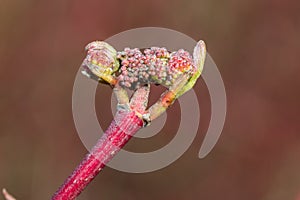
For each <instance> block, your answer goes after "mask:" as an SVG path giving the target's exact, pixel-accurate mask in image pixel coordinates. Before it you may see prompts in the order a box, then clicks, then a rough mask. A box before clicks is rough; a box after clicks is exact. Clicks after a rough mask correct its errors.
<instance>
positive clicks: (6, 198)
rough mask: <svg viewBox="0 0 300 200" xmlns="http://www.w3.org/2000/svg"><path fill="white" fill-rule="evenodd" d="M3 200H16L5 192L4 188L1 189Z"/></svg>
mask: <svg viewBox="0 0 300 200" xmlns="http://www.w3.org/2000/svg"><path fill="white" fill-rule="evenodd" d="M2 193H3V195H4V198H5V200H16V199H15V198H14V197H13V196H12V195H11V194H9V193H8V192H7V190H6V189H5V188H3V189H2Z"/></svg>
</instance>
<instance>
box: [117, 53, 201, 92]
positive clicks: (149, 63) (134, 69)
mask: <svg viewBox="0 0 300 200" xmlns="http://www.w3.org/2000/svg"><path fill="white" fill-rule="evenodd" d="M117 58H118V59H119V60H120V63H121V67H120V70H119V73H120V75H119V76H118V81H119V83H120V85H121V86H124V87H127V88H130V89H137V88H139V87H140V86H141V85H145V84H149V83H155V84H161V85H164V86H165V87H170V86H171V85H173V84H174V82H176V81H177V79H178V77H179V76H180V75H181V74H185V73H191V74H192V73H194V72H195V71H196V67H195V65H194V64H193V60H192V56H191V55H190V54H189V53H188V52H187V51H184V50H183V49H180V50H179V51H176V52H172V53H170V52H168V51H167V49H166V48H160V47H151V48H149V49H145V50H144V51H143V52H141V50H139V49H137V48H134V49H130V48H125V49H124V50H123V51H121V52H118V54H117Z"/></svg>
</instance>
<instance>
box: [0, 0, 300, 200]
mask: <svg viewBox="0 0 300 200" xmlns="http://www.w3.org/2000/svg"><path fill="white" fill-rule="evenodd" d="M299 9H300V2H299V1H297V0H295V1H293V0H287V1H280V0H269V1H267V0H225V1H218V0H209V1H208V0H198V1H196V0H195V1H183V0H182V1H179V0H172V1H171V0H166V1H159V0H153V1H133V0H130V1H129V0H124V1H115V0H112V1H103V0H102V1H100V0H98V1H97V0H86V1H79V0H65V1H60V0H52V1H41V0H40V1H37V0H27V1H21V0H1V1H0V81H1V82H0V83H1V84H0V113H1V115H0V187H6V188H8V190H9V191H10V192H12V193H13V194H14V195H15V196H16V197H17V199H20V200H21V199H24V200H25V199H32V200H35V199H50V197H51V195H52V194H53V193H54V192H55V190H56V189H57V188H58V187H59V185H60V184H61V183H62V182H63V181H64V179H65V178H66V177H67V176H68V175H69V174H70V173H71V171H72V170H73V169H74V168H75V166H76V165H77V164H78V163H79V162H80V160H81V159H82V158H83V156H84V155H85V154H86V153H87V150H86V149H85V148H84V146H83V144H82V143H81V141H80V139H79V137H78V135H77V134H76V130H75V126H74V123H73V118H72V107H71V100H72V99H71V98H72V87H73V81H74V78H75V75H76V73H77V70H78V68H79V65H80V64H81V61H82V60H83V58H84V57H85V52H84V46H85V45H86V44H87V43H88V42H90V41H92V40H95V39H98V40H103V39H106V38H108V37H110V36H112V35H114V34H117V33H119V32H121V31H125V30H127V29H131V28H137V27H144V26H158V27H165V28H170V29H174V30H177V31H180V32H182V33H185V34H187V35H189V36H191V37H193V38H194V39H195V40H198V39H203V40H205V41H206V43H207V46H208V51H209V53H210V55H211V56H212V57H213V58H214V61H215V62H216V64H217V65H218V67H219V70H220V72H221V74H222V76H223V80H224V83H225V86H226V91H227V97H228V113H227V119H226V124H225V127H224V131H223V134H222V135H221V138H220V140H219V142H218V143H217V145H216V146H215V148H214V150H213V151H212V152H211V153H210V154H209V156H208V157H206V158H205V159H202V160H200V159H198V157H197V155H198V151H199V148H200V146H201V143H202V140H203V138H204V134H205V133H206V130H207V126H208V123H209V118H210V101H209V96H208V92H207V88H206V86H205V83H204V82H203V80H199V81H198V83H197V85H196V87H195V88H196V89H197V90H199V94H201V95H200V96H199V99H200V109H201V122H200V128H199V132H198V135H197V138H196V139H195V141H194V143H193V145H192V146H191V147H190V148H189V149H188V151H187V152H186V153H185V154H184V155H183V156H182V157H181V158H180V159H179V160H177V161H176V162H175V163H173V164H172V165H170V166H168V167H166V168H164V169H162V170H159V171H156V172H152V173H146V174H128V173H123V172H119V171H116V170H113V169H110V168H106V169H105V170H104V171H103V172H102V173H100V174H99V175H98V177H97V178H96V179H95V180H94V181H93V182H92V183H91V184H90V185H89V187H88V188H87V189H86V190H85V191H84V192H83V193H82V195H81V196H80V198H78V199H107V200H114V199H124V200H126V199H145V200H148V199H149V200H150V199H151V200H152V199H158V200H160V199H173V200H183V199H185V200H190V199H191V200H192V199H205V200H217V199H218V200H219V199H230V200H298V199H300V173H299V169H300V135H299V130H300V125H299V120H300V117H299V111H300V109H299V101H300V94H299V88H300V79H299V73H300V68H299V67H300V66H299V52H300V39H299V37H300V14H299ZM145 37H147V35H145ZM98 89H99V90H98V93H97V96H96V100H97V105H96V108H97V112H98V118H99V121H100V122H101V124H102V125H103V126H104V127H107V126H108V125H109V122H110V120H111V118H112V114H111V111H110V109H108V107H110V106H107V105H108V104H109V103H110V101H109V99H108V98H109V97H110V95H111V94H110V93H111V90H110V89H109V88H108V87H105V86H101V87H99V88H98ZM178 111H179V109H178V105H176V104H175V105H174V106H173V107H172V108H171V109H170V110H169V113H168V121H167V124H166V126H165V127H164V129H163V131H162V132H161V133H159V134H157V135H156V136H154V137H153V138H149V139H145V140H142V139H133V140H132V141H130V143H129V144H128V145H127V146H126V149H130V150H132V151H136V152H144V151H145V152H146V151H149V150H154V149H157V148H160V147H162V146H163V145H165V144H166V143H168V141H170V140H171V139H172V138H173V136H174V134H175V133H176V129H177V128H178V126H176V119H177V117H176V116H177V114H178ZM174 124H175V126H174ZM187 134H188V133H187ZM0 199H1V197H0Z"/></svg>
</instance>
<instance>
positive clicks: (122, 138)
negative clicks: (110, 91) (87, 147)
mask: <svg viewBox="0 0 300 200" xmlns="http://www.w3.org/2000/svg"><path fill="white" fill-rule="evenodd" d="M142 126H143V121H142V119H140V118H139V117H138V116H136V114H135V112H134V111H127V110H118V111H117V114H116V116H115V119H114V120H113V121H112V123H111V124H110V126H109V127H108V129H107V130H106V132H105V133H104V134H103V136H102V137H101V138H100V139H99V140H98V142H97V144H96V145H95V146H94V147H93V149H92V150H91V152H90V153H89V154H87V155H86V157H85V159H84V160H83V161H82V162H81V163H80V165H79V166H78V167H77V168H76V169H75V170H74V172H73V173H72V175H71V176H70V177H69V178H68V179H67V180H66V181H65V183H64V184H63V185H62V186H61V187H60V188H59V189H58V191H57V192H56V193H55V194H54V195H53V197H52V200H72V199H75V198H76V197H77V196H78V195H79V194H80V193H81V192H82V191H83V190H84V188H85V187H86V186H87V185H88V184H89V183H90V182H91V181H92V180H93V179H94V178H95V177H96V175H97V174H98V173H99V172H100V171H101V170H102V169H103V168H104V167H105V165H106V163H108V162H109V161H110V160H111V159H112V158H113V156H114V155H115V154H116V153H117V152H118V151H120V149H121V148H122V147H123V146H124V145H125V144H126V143H127V142H128V141H129V139H130V138H131V137H132V136H133V135H134V134H135V133H136V132H137V131H138V130H139V129H140V128H142Z"/></svg>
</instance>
